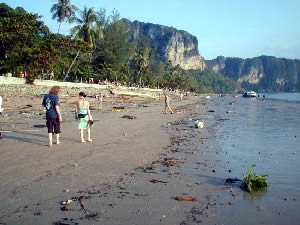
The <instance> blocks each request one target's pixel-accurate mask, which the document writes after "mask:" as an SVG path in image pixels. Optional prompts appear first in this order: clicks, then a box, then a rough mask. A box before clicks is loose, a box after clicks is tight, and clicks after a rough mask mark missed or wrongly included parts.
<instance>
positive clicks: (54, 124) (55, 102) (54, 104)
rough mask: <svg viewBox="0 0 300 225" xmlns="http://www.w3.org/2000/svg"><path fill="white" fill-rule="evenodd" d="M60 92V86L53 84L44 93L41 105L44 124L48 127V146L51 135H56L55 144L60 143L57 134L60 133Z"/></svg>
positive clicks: (50, 141) (50, 143) (50, 144)
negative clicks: (46, 92)
mask: <svg viewBox="0 0 300 225" xmlns="http://www.w3.org/2000/svg"><path fill="white" fill-rule="evenodd" d="M59 92H60V87H58V86H54V87H52V88H51V89H50V91H49V94H47V95H45V97H44V99H43V103H42V105H43V106H44V107H45V108H46V121H47V122H46V124H47V128H48V137H49V143H48V146H49V147H51V146H52V136H53V134H55V136H56V144H57V145H58V144H60V141H59V134H60V123H61V122H62V117H61V113H60V108H59V106H60V104H59V97H58V94H59Z"/></svg>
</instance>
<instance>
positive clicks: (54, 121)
mask: <svg viewBox="0 0 300 225" xmlns="http://www.w3.org/2000/svg"><path fill="white" fill-rule="evenodd" d="M46 125H47V128H48V133H49V134H50V133H53V134H59V133H60V122H59V120H58V118H47V122H46Z"/></svg>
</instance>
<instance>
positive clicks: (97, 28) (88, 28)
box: [65, 7, 103, 79]
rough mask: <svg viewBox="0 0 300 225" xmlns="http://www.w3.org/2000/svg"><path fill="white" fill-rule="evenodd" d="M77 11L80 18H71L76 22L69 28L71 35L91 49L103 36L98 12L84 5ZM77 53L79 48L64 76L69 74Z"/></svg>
mask: <svg viewBox="0 0 300 225" xmlns="http://www.w3.org/2000/svg"><path fill="white" fill-rule="evenodd" d="M79 13H80V18H73V21H75V22H77V23H78V25H77V26H75V27H73V28H72V29H71V35H72V36H73V37H75V38H78V39H81V40H83V41H84V42H86V43H87V45H88V46H89V47H90V48H91V49H95V48H96V42H97V40H100V39H102V38H103V30H102V26H101V24H100V23H99V21H98V14H97V13H96V12H95V10H94V8H89V9H87V8H86V7H85V8H84V10H82V11H81V10H80V11H79ZM79 53H80V50H78V51H77V54H76V56H75V58H74V59H73V61H72V63H71V65H70V67H69V69H68V72H67V74H66V77H67V76H68V75H69V72H70V70H71V68H72V66H73V64H74V63H75V61H76V59H77V57H78V56H79ZM66 77H65V79H66Z"/></svg>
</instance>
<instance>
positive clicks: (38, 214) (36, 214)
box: [33, 212, 42, 216]
mask: <svg viewBox="0 0 300 225" xmlns="http://www.w3.org/2000/svg"><path fill="white" fill-rule="evenodd" d="M33 215H34V216H41V215H42V212H36V213H34V214H33Z"/></svg>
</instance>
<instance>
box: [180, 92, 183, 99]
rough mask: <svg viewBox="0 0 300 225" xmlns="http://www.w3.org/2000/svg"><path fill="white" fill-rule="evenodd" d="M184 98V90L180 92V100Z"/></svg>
mask: <svg viewBox="0 0 300 225" xmlns="http://www.w3.org/2000/svg"><path fill="white" fill-rule="evenodd" d="M182 100H183V92H180V101H182Z"/></svg>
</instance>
